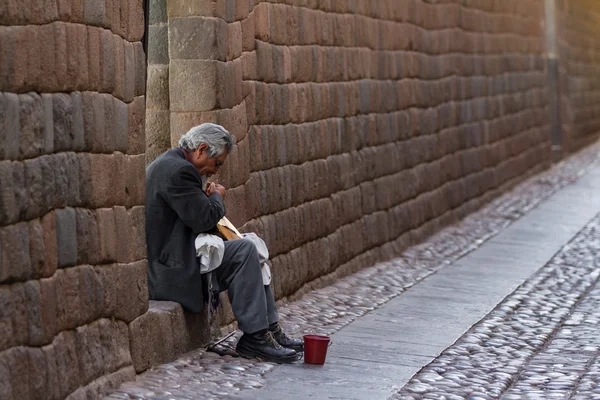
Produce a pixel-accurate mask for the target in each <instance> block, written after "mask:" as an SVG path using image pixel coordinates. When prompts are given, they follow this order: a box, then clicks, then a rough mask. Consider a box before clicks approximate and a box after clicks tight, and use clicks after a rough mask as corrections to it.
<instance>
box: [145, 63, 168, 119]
mask: <svg viewBox="0 0 600 400" xmlns="http://www.w3.org/2000/svg"><path fill="white" fill-rule="evenodd" d="M146 109H148V110H168V109H169V66H168V65H149V66H148V91H147V99H146Z"/></svg>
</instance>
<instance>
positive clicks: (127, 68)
mask: <svg viewBox="0 0 600 400" xmlns="http://www.w3.org/2000/svg"><path fill="white" fill-rule="evenodd" d="M123 52H124V74H123V76H124V83H123V101H124V102H126V103H130V102H131V101H133V98H134V97H135V91H136V90H135V89H136V72H137V63H136V60H135V49H134V45H133V43H130V42H123Z"/></svg>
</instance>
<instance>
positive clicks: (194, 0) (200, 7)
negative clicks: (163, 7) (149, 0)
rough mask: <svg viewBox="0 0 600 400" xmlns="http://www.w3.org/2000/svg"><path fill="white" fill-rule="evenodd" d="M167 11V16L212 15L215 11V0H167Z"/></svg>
mask: <svg viewBox="0 0 600 400" xmlns="http://www.w3.org/2000/svg"><path fill="white" fill-rule="evenodd" d="M167 13H168V15H169V18H174V17H191V16H202V17H212V16H214V13H215V2H214V1H212V0H174V1H171V0H169V1H167Z"/></svg>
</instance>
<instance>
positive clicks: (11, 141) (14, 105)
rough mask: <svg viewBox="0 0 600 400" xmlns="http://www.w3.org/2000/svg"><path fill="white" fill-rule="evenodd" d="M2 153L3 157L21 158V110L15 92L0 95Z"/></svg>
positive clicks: (0, 142)
mask: <svg viewBox="0 0 600 400" xmlns="http://www.w3.org/2000/svg"><path fill="white" fill-rule="evenodd" d="M0 105H2V107H0V113H1V114H0V116H2V119H3V122H4V123H3V124H0V144H1V146H0V155H2V159H6V160H16V159H18V158H19V153H20V151H19V147H20V145H19V143H20V136H21V118H20V110H19V96H18V95H16V94H14V93H2V94H1V95H0Z"/></svg>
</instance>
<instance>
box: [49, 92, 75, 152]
mask: <svg viewBox="0 0 600 400" xmlns="http://www.w3.org/2000/svg"><path fill="white" fill-rule="evenodd" d="M52 117H53V121H54V122H53V125H54V150H55V151H69V150H72V149H73V132H72V129H71V126H72V123H73V121H72V119H73V115H72V100H71V97H70V96H69V95H67V94H64V93H55V94H53V95H52Z"/></svg>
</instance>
